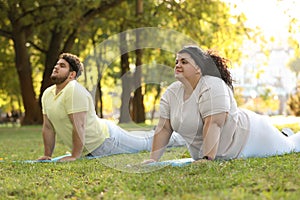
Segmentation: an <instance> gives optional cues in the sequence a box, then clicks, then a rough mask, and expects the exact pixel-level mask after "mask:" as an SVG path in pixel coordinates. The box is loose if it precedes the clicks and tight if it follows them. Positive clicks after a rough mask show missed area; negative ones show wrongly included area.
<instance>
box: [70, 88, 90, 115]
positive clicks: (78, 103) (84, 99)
mask: <svg viewBox="0 0 300 200" xmlns="http://www.w3.org/2000/svg"><path fill="white" fill-rule="evenodd" d="M69 89H70V90H69V91H68V93H67V94H66V98H65V101H66V102H65V106H66V107H65V108H66V111H67V113H68V114H71V113H77V112H84V111H88V109H89V97H88V92H87V91H85V90H84V88H82V87H80V86H79V85H78V84H74V87H71V88H69Z"/></svg>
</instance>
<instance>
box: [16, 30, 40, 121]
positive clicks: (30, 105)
mask: <svg viewBox="0 0 300 200" xmlns="http://www.w3.org/2000/svg"><path fill="white" fill-rule="evenodd" d="M16 26H17V25H13V41H14V49H15V63H16V69H17V73H18V78H19V81H20V87H21V95H22V99H23V104H24V109H25V116H24V118H23V119H22V121H21V124H22V125H32V124H41V123H42V121H43V119H42V112H41V107H40V106H39V103H38V101H37V99H36V94H35V92H34V88H33V80H32V77H31V75H32V69H31V64H30V61H29V55H28V50H27V47H26V34H25V32H24V31H23V30H20V29H19V28H18V27H16Z"/></svg>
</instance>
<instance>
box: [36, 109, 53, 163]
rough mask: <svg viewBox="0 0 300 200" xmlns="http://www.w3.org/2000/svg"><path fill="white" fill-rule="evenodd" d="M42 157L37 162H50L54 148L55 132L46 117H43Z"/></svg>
mask: <svg viewBox="0 0 300 200" xmlns="http://www.w3.org/2000/svg"><path fill="white" fill-rule="evenodd" d="M42 134H43V141H44V156H42V157H40V158H39V159H38V160H50V159H51V156H52V153H53V150H54V147H55V131H54V128H53V126H52V124H51V122H50V120H49V119H48V117H47V115H43V128H42Z"/></svg>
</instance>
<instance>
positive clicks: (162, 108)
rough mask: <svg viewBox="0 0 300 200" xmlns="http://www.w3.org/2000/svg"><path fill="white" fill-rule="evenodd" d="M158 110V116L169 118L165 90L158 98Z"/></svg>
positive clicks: (168, 104)
mask: <svg viewBox="0 0 300 200" xmlns="http://www.w3.org/2000/svg"><path fill="white" fill-rule="evenodd" d="M159 111H160V117H162V118H164V119H170V102H169V98H168V92H167V91H166V92H165V93H164V94H163V95H162V97H161V99H160V106H159Z"/></svg>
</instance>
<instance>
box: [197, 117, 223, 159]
mask: <svg viewBox="0 0 300 200" xmlns="http://www.w3.org/2000/svg"><path fill="white" fill-rule="evenodd" d="M226 118H227V113H226V112H223V113H219V114H215V115H210V116H208V117H206V118H205V119H204V126H203V146H202V150H203V155H204V157H205V158H207V159H209V160H213V159H215V157H216V154H217V151H218V146H219V142H220V141H219V140H220V134H221V130H222V128H223V126H224V124H225V121H226Z"/></svg>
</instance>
